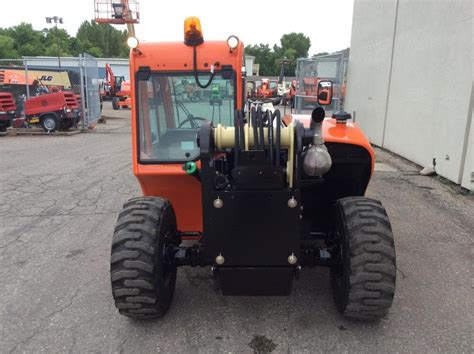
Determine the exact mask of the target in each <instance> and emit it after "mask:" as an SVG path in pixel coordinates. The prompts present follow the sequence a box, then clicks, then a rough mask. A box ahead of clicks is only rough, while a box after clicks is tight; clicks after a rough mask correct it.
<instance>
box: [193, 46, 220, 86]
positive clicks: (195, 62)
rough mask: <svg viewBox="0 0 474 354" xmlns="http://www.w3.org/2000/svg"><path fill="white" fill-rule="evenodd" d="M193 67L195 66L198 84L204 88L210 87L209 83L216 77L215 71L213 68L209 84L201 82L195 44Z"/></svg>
mask: <svg viewBox="0 0 474 354" xmlns="http://www.w3.org/2000/svg"><path fill="white" fill-rule="evenodd" d="M193 67H194V79H195V80H196V84H197V85H198V86H199V87H200V88H202V89H205V88H208V87H209V85H210V84H211V83H212V80H213V79H214V75H215V72H214V70H211V77H210V78H209V81H208V82H207V84H205V85H203V84H201V82H200V81H199V76H198V70H197V50H196V46H193Z"/></svg>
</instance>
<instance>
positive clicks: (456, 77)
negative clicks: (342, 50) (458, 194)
mask: <svg viewBox="0 0 474 354" xmlns="http://www.w3.org/2000/svg"><path fill="white" fill-rule="evenodd" d="M472 9H473V4H472V2H471V1H462V0H459V1H411V0H385V1H376V0H356V1H355V3H354V19H353V29H352V40H351V53H350V57H349V71H348V92H347V100H346V109H347V110H348V111H356V117H357V121H358V123H359V124H360V125H361V126H362V128H363V129H364V131H365V132H366V134H367V135H368V137H369V139H370V140H371V142H373V143H374V144H376V145H379V146H382V147H384V148H386V149H388V150H391V151H393V152H395V153H397V154H399V155H401V156H403V157H405V158H407V159H409V160H411V161H413V162H415V163H418V164H420V165H422V166H431V165H432V162H433V159H436V171H437V172H438V174H440V175H441V176H443V177H446V178H448V179H450V180H452V181H454V182H456V183H459V184H460V183H461V182H463V181H465V179H466V178H465V177H464V176H465V175H466V173H468V174H469V175H470V173H469V171H467V172H465V171H464V170H465V169H466V168H467V169H469V168H472V165H471V163H467V161H465V160H464V159H465V158H467V157H468V155H470V154H471V153H469V154H468V153H467V150H470V147H471V146H469V145H468V144H471V145H472V139H471V140H470V141H468V140H467V139H468V137H469V134H467V133H466V129H467V128H469V126H470V125H469V124H470V120H471V119H472V113H471V112H470V97H471V86H472V63H473V58H472V36H473V32H472ZM469 179H470V177H469ZM463 185H464V183H463ZM468 188H472V186H468Z"/></svg>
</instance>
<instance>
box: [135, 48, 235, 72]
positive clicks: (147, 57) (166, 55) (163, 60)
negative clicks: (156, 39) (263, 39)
mask: <svg viewBox="0 0 474 354" xmlns="http://www.w3.org/2000/svg"><path fill="white" fill-rule="evenodd" d="M196 50H197V69H198V70H210V69H211V65H214V64H215V63H219V64H220V65H228V64H231V65H232V66H233V68H234V70H236V71H240V70H241V66H242V55H243V44H242V42H240V43H239V45H238V47H237V48H236V49H235V50H233V51H232V52H231V51H230V49H229V46H228V45H227V42H226V41H205V42H204V43H202V44H200V45H198V46H197V47H196ZM130 62H131V64H132V66H133V68H134V71H137V70H138V68H139V67H140V66H148V67H150V70H152V71H192V70H193V47H192V46H188V45H186V44H184V42H160V43H140V45H139V46H138V48H137V50H136V51H134V50H132V51H131V52H130ZM216 70H218V67H217V68H216Z"/></svg>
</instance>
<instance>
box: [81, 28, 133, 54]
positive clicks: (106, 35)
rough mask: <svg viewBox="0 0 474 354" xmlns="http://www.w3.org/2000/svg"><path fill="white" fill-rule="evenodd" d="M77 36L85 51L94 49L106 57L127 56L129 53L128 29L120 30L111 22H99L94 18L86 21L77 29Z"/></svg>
mask: <svg viewBox="0 0 474 354" xmlns="http://www.w3.org/2000/svg"><path fill="white" fill-rule="evenodd" d="M76 38H77V40H79V41H80V42H82V45H83V48H82V49H83V50H84V51H85V52H90V51H91V50H92V51H93V52H95V53H101V54H102V56H105V57H127V56H128V53H129V49H128V47H127V45H126V41H127V31H119V30H117V29H115V28H114V27H112V26H111V25H109V24H97V23H96V22H95V21H93V20H91V21H84V22H83V23H82V24H81V26H80V27H79V29H78V31H77V35H76ZM91 48H94V49H91ZM99 50H100V52H99Z"/></svg>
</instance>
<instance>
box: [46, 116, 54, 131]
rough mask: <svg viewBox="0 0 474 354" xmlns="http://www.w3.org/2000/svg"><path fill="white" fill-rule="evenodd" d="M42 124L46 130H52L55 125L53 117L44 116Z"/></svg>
mask: <svg viewBox="0 0 474 354" xmlns="http://www.w3.org/2000/svg"><path fill="white" fill-rule="evenodd" d="M43 126H44V127H45V128H46V129H47V130H53V129H54V128H55V127H56V122H55V121H54V119H53V118H50V117H48V118H45V120H44V121H43Z"/></svg>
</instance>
